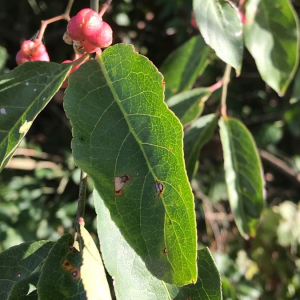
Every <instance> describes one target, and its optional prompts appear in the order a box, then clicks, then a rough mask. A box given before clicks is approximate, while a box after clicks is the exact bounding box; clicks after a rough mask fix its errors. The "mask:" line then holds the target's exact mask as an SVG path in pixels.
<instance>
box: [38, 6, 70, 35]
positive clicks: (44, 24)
mask: <svg viewBox="0 0 300 300" xmlns="http://www.w3.org/2000/svg"><path fill="white" fill-rule="evenodd" d="M73 2H74V0H69V3H68V5H67V8H66V10H65V12H64V13H63V14H62V15H60V16H57V17H54V18H51V19H48V20H43V21H42V22H41V23H42V25H41V29H40V32H39V35H38V38H37V39H38V40H39V41H41V40H42V38H43V36H44V33H45V30H46V27H47V26H48V25H49V24H50V23H53V22H56V21H59V20H66V21H67V22H69V21H70V10H71V8H72V5H73Z"/></svg>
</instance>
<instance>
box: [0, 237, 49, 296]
mask: <svg viewBox="0 0 300 300" xmlns="http://www.w3.org/2000/svg"><path fill="white" fill-rule="evenodd" d="M52 246H53V243H51V242H48V241H39V242H30V243H24V244H21V245H18V246H14V247H11V248H9V249H7V250H6V251H4V252H2V253H0V299H1V300H6V299H8V296H9V293H10V292H11V289H12V288H13V286H14V285H15V284H17V283H18V282H21V281H23V280H24V279H26V278H27V277H29V276H30V275H31V274H32V273H34V272H35V270H36V269H37V268H38V267H39V265H40V264H41V262H42V261H43V260H44V259H45V258H46V257H47V255H48V252H49V251H50V249H51V247H52Z"/></svg>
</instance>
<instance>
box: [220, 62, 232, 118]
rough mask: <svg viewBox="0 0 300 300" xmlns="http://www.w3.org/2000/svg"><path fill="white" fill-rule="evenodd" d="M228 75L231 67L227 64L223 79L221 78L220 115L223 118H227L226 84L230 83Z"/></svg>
mask: <svg viewBox="0 0 300 300" xmlns="http://www.w3.org/2000/svg"><path fill="white" fill-rule="evenodd" d="M230 73H231V66H230V65H228V64H227V65H226V68H225V72H224V77H223V89H222V98H221V115H222V116H223V117H226V116H227V112H226V110H227V107H226V99H227V89H228V84H229V82H230Z"/></svg>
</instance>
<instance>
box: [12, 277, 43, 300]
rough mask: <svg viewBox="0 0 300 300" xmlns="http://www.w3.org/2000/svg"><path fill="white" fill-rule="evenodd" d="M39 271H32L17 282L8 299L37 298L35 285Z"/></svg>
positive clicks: (32, 299)
mask: <svg viewBox="0 0 300 300" xmlns="http://www.w3.org/2000/svg"><path fill="white" fill-rule="evenodd" d="M40 274H41V273H40V272H34V273H33V274H31V275H30V276H28V277H26V278H25V279H23V280H21V281H19V282H17V283H16V284H15V285H14V286H13V288H12V290H11V292H10V294H9V297H8V300H38V294H37V290H36V286H37V283H38V280H39V277H40Z"/></svg>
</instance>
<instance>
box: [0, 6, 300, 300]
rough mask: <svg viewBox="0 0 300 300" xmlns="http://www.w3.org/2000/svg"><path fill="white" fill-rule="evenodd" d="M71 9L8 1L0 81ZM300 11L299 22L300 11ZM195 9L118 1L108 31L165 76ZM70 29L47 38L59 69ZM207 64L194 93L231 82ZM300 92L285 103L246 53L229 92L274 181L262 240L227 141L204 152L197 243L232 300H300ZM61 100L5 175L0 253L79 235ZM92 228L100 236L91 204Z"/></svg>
mask: <svg viewBox="0 0 300 300" xmlns="http://www.w3.org/2000/svg"><path fill="white" fill-rule="evenodd" d="M88 2H89V1H75V3H74V6H73V9H72V12H71V15H74V14H75V13H76V12H77V11H79V10H80V9H81V8H83V7H86V6H89V3H88ZM66 4H67V1H59V0H52V1H46V0H45V1H35V0H28V1H16V0H11V1H1V3H0V24H1V26H0V46H1V48H0V69H1V73H3V72H6V71H7V70H10V69H13V68H15V67H16V64H15V54H16V53H17V51H18V49H19V47H20V44H21V42H22V41H23V40H24V39H29V38H31V37H32V36H33V35H34V34H35V33H36V32H37V30H38V28H39V26H40V20H41V19H48V18H50V17H52V16H54V15H58V14H61V13H62V11H63V10H64V8H65V6H66ZM292 4H293V5H294V8H295V9H296V12H297V13H298V12H299V11H300V2H299V1H292ZM191 9H192V1H183V0H177V1H174V0H152V1H139V0H132V1H130V0H127V1H125V0H114V1H113V5H112V9H110V10H109V12H108V13H107V14H106V16H105V21H107V22H109V23H110V24H111V26H112V28H113V30H114V43H117V42H124V43H133V44H134V45H135V47H136V49H137V50H138V51H139V52H140V53H141V54H144V55H146V56H147V57H149V59H150V60H151V61H153V63H154V64H155V65H156V66H158V67H159V68H160V66H162V64H163V62H164V60H165V59H166V58H167V56H168V55H169V54H170V53H171V52H172V51H174V50H175V49H176V48H178V47H179V46H181V45H182V44H183V43H184V42H185V41H187V40H188V39H189V38H191V37H192V36H195V35H197V34H198V33H199V31H198V30H197V29H194V28H193V27H192V26H191V25H190V19H191V14H190V12H191ZM65 29H66V23H65V21H60V22H57V23H54V24H51V25H49V27H48V28H47V31H46V34H45V44H46V46H47V49H48V51H49V54H50V58H51V60H52V61H55V62H61V61H63V60H65V59H70V58H71V56H72V48H71V47H69V46H68V45H66V44H65V43H64V42H63V41H62V39H61V37H62V35H63V33H64V32H65ZM208 63H209V64H208V67H207V68H206V70H205V72H204V73H203V74H202V75H201V76H200V77H199V78H198V79H197V80H196V83H195V85H194V87H197V88H198V87H207V86H210V85H212V84H214V83H215V82H216V81H217V80H219V79H220V78H221V77H222V76H223V72H224V66H225V65H224V63H223V62H221V61H220V60H219V59H217V58H216V56H215V54H212V53H209V54H208ZM198 72H199V70H198ZM299 82H300V76H299V75H298V76H297V77H296V79H295V80H294V81H293V82H292V84H291V85H290V87H289V88H288V90H287V92H286V94H285V96H284V97H279V96H278V94H277V93H276V92H274V91H273V90H272V89H271V88H270V87H269V86H267V85H266V84H265V83H264V82H263V81H262V79H261V78H260V75H259V73H258V70H257V67H256V64H255V61H254V59H253V58H252V56H251V55H250V53H249V52H248V51H244V54H243V68H242V70H241V75H240V76H239V77H238V78H235V77H234V78H232V81H231V84H230V86H229V94H228V100H227V106H228V115H229V116H231V117H234V118H237V119H239V120H241V121H242V122H243V123H244V124H245V125H246V126H247V127H248V129H249V130H250V131H251V133H252V134H253V136H254V138H255V141H256V143H257V145H258V147H259V149H260V154H261V157H262V161H263V167H264V172H265V179H266V193H267V201H266V208H265V209H264V210H263V217H262V220H261V222H260V227H259V231H258V234H257V236H256V237H255V238H254V239H250V240H248V241H244V240H243V239H242V237H241V236H240V234H239V233H238V231H237V229H236V225H235V223H234V222H233V217H232V214H231V213H230V209H229V204H228V201H227V200H228V199H227V194H226V186H225V180H224V170H223V158H222V157H223V155H222V147H221V142H220V136H219V133H218V131H214V133H212V135H213V138H212V139H211V140H210V141H209V143H208V144H206V145H205V146H204V148H203V149H202V150H201V155H200V159H199V167H198V169H197V170H196V175H195V179H194V180H193V182H192V186H193V189H194V190H195V197H196V212H197V223H198V241H199V244H200V245H201V246H209V247H210V249H211V250H212V251H213V253H214V256H215V260H216V264H217V266H218V268H219V270H220V272H221V274H222V279H223V292H224V299H258V298H259V299H299V297H300V275H299V274H300V257H299V255H300V248H299V243H300V230H299V228H300V207H299V196H300V195H299V194H300V193H299V185H300V179H299V176H297V174H298V173H299V169H300V148H299V142H300V140H299V139H300V130H299V128H300V127H299V125H300V121H299V120H300V118H299V117H300V106H299V103H300V102H299V99H300V94H299V86H300V83H299ZM62 97H63V90H61V91H59V92H58V93H57V94H56V95H55V97H54V98H53V99H52V101H51V102H50V103H49V105H48V106H47V107H46V108H45V110H43V111H42V112H41V114H40V115H39V116H38V118H37V119H36V121H35V122H34V124H33V126H32V127H31V129H30V131H29V132H28V134H27V136H26V138H25V140H23V142H22V144H21V146H20V148H19V149H18V150H17V152H16V155H15V157H14V158H13V159H12V160H11V162H10V164H9V165H8V167H7V168H6V169H5V170H4V171H3V172H2V173H1V174H0V251H3V250H5V249H7V248H9V247H11V246H12V245H15V244H18V243H20V242H23V241H30V240H37V239H50V240H57V239H58V238H59V237H61V236H62V234H63V233H64V232H68V231H70V230H71V229H72V227H73V221H74V215H75V214H76V207H77V203H76V201H77V197H78V182H79V172H78V170H77V169H76V167H75V164H74V161H73V159H72V156H71V150H70V144H71V131H70V124H69V122H68V120H67V119H66V117H65V114H64V112H63V107H62ZM21 100H22V99H20V101H21ZM219 101H220V91H219V90H217V91H215V92H214V93H213V94H212V96H211V97H210V98H209V100H207V102H206V105H205V109H204V112H203V115H208V114H211V113H214V112H215V110H216V108H217V107H218V105H219ZM89 190H90V192H91V190H92V186H91V183H90V189H89ZM204 213H205V214H204ZM205 216H206V217H205ZM86 227H87V228H88V229H89V231H90V232H94V233H95V236H96V223H95V212H94V209H93V201H92V198H91V197H89V201H88V206H87V211H86Z"/></svg>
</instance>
